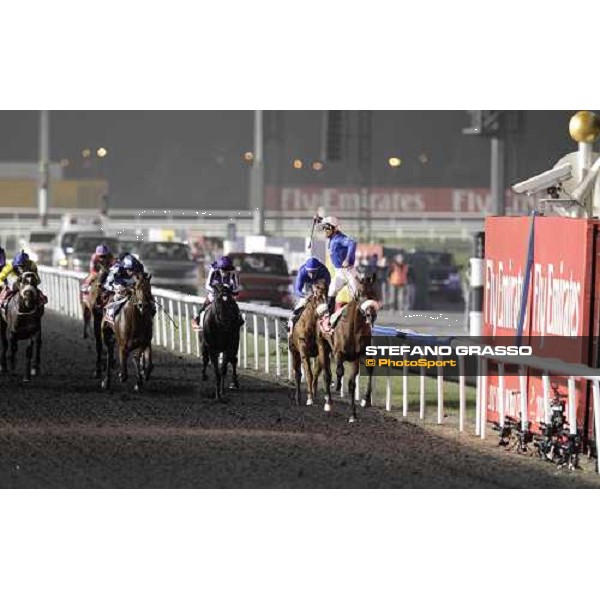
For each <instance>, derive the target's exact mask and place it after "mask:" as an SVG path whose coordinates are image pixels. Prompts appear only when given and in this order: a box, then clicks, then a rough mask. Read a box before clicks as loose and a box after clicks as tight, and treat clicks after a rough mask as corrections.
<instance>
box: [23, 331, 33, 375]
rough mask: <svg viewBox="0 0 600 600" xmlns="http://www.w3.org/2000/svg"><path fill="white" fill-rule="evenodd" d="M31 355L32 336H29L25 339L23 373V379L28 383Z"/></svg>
mask: <svg viewBox="0 0 600 600" xmlns="http://www.w3.org/2000/svg"><path fill="white" fill-rule="evenodd" d="M32 356H33V336H30V337H29V338H28V340H27V347H26V348H25V373H24V375H23V381H24V382H26V383H29V382H30V381H31V357H32Z"/></svg>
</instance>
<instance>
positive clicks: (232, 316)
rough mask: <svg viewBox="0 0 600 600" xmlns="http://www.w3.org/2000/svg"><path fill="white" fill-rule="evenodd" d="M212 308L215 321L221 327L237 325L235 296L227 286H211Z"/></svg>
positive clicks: (218, 284)
mask: <svg viewBox="0 0 600 600" xmlns="http://www.w3.org/2000/svg"><path fill="white" fill-rule="evenodd" d="M213 290H214V292H213V295H214V306H215V314H216V317H217V321H219V323H221V324H222V325H230V324H231V325H232V326H233V325H237V319H238V309H237V307H236V305H235V296H234V295H233V292H232V291H231V288H230V287H229V286H228V285H224V284H222V283H216V284H213Z"/></svg>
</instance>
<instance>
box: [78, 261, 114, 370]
mask: <svg viewBox="0 0 600 600" xmlns="http://www.w3.org/2000/svg"><path fill="white" fill-rule="evenodd" d="M107 274H108V271H107V270H106V269H103V270H101V271H99V272H98V273H97V274H96V276H95V277H94V278H93V279H92V281H91V282H90V284H89V286H88V289H87V291H86V292H85V293H84V292H82V294H81V309H82V312H83V339H87V337H88V336H89V333H90V322H93V325H94V329H93V331H94V339H95V340H96V370H95V377H96V379H100V377H102V315H103V308H104V305H105V304H106V292H104V290H103V289H102V284H103V283H104V281H105V280H106V276H107Z"/></svg>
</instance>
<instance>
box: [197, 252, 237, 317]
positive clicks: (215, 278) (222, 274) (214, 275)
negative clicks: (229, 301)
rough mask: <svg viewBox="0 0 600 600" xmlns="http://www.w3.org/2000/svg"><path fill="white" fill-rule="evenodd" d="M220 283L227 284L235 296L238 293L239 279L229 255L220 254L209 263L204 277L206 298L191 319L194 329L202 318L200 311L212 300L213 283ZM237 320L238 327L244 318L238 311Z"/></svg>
mask: <svg viewBox="0 0 600 600" xmlns="http://www.w3.org/2000/svg"><path fill="white" fill-rule="evenodd" d="M215 284H221V285H225V286H227V287H228V288H229V289H230V290H231V293H232V294H233V295H234V296H236V297H237V295H238V294H239V293H240V290H241V287H240V280H239V277H238V274H237V271H236V270H235V267H234V265H233V262H231V258H229V256H221V258H219V260H217V261H215V262H214V263H212V265H210V270H209V272H208V276H207V278H206V284H205V285H204V287H205V289H206V291H207V292H208V294H207V296H206V298H205V299H204V304H202V306H201V307H200V308H199V309H198V314H197V315H196V316H195V317H194V318H193V319H192V325H193V327H194V329H200V320H201V318H202V313H203V312H204V311H205V310H206V309H207V308H208V306H209V304H210V303H211V302H212V301H213V300H214V292H215V290H214V287H213V286H214V285H215ZM238 315H239V322H240V327H241V326H242V325H243V324H244V319H243V318H242V315H241V314H240V313H239V309H238Z"/></svg>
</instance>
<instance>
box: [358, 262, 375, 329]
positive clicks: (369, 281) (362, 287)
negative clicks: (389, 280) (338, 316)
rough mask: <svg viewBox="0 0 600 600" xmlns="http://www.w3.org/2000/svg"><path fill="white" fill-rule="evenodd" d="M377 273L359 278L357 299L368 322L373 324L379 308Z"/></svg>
mask: <svg viewBox="0 0 600 600" xmlns="http://www.w3.org/2000/svg"><path fill="white" fill-rule="evenodd" d="M376 281H377V275H376V274H375V273H373V274H372V275H363V276H362V277H359V279H358V290H357V294H356V295H357V297H356V300H357V302H358V304H359V307H360V312H361V313H362V314H363V315H364V317H365V319H366V321H367V323H368V324H369V325H373V321H374V320H375V317H376V316H377V311H378V310H379V303H378V302H377V289H376V287H375V285H376Z"/></svg>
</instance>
